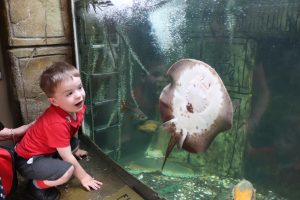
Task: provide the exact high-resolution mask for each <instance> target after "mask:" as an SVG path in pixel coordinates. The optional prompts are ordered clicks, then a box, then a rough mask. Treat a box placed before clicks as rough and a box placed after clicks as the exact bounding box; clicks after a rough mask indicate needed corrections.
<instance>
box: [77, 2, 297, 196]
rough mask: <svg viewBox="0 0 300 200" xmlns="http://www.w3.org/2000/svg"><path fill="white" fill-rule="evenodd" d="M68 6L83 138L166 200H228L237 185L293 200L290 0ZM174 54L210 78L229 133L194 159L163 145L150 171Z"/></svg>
mask: <svg viewBox="0 0 300 200" xmlns="http://www.w3.org/2000/svg"><path fill="white" fill-rule="evenodd" d="M73 3H74V8H75V9H74V10H75V11H74V20H75V27H74V30H75V33H76V35H75V38H76V40H75V42H76V45H75V46H77V47H78V48H77V49H76V50H77V52H78V54H77V55H76V56H77V59H78V61H79V62H78V65H79V67H80V71H81V75H82V80H83V84H84V88H85V90H86V93H87V98H86V105H87V111H86V115H85V120H84V125H83V132H84V134H86V135H87V136H88V137H89V138H90V139H91V140H93V141H94V142H95V144H97V145H98V146H99V148H100V149H101V150H102V151H103V152H105V153H106V154H107V155H108V156H109V157H110V158H111V159H113V160H115V161H116V162H117V163H118V164H120V165H121V166H122V167H123V168H124V169H126V170H127V171H128V172H129V173H131V174H133V175H134V176H135V177H136V178H137V179H139V180H140V181H141V182H143V183H144V184H146V185H147V186H149V187H150V188H152V189H153V190H154V191H155V192H157V193H158V194H159V196H160V197H162V198H165V199H169V200H174V199H180V200H181V199H189V200H191V199H210V200H211V199H220V200H224V199H232V197H233V195H244V194H242V193H241V191H239V189H240V188H239V187H237V189H235V190H234V189H233V188H234V186H235V185H236V184H237V183H239V182H240V181H242V180H243V179H246V180H248V181H249V182H251V183H252V186H253V188H255V191H256V199H263V200H265V199H291V200H295V199H300V190H299V188H300V181H299V179H300V156H299V152H300V145H299V142H300V103H299V102H300V81H299V80H300V44H299V40H300V37H299V35H300V2H299V1H297V0H251V1H250V0H248V1H247V0H76V1H73ZM183 58H191V59H196V60H201V61H203V62H205V63H207V64H208V65H210V66H211V67H213V68H214V69H215V71H216V72H217V73H218V74H219V76H220V78H221V79H222V80H223V82H224V84H225V86H226V89H227V90H228V92H229V95H230V97H231V100H232V104H233V110H234V117H233V126H232V128H231V129H230V130H228V131H225V132H222V133H219V134H218V135H217V136H216V138H215V139H214V140H213V141H212V143H211V144H210V146H209V148H208V150H207V151H205V152H202V153H189V152H187V151H185V150H182V149H179V148H176V147H175V148H174V150H173V151H172V153H171V154H170V156H169V158H168V159H167V162H166V165H165V167H164V169H163V170H162V169H161V167H162V163H163V160H164V156H165V152H166V148H167V146H168V142H169V139H170V133H169V132H167V131H166V130H165V129H163V127H164V126H163V123H164V122H163V121H162V118H161V115H160V109H159V97H160V94H161V91H162V90H163V88H164V87H165V86H167V85H168V84H169V83H170V82H171V79H170V77H168V76H167V75H166V74H167V71H168V69H169V68H170V67H171V66H172V64H174V63H175V62H177V61H178V60H180V59H183ZM238 186H239V185H238ZM246 189H247V192H249V194H251V193H253V192H254V189H253V190H252V188H251V187H250V186H249V187H248V188H246ZM238 192H240V194H239V193H238Z"/></svg>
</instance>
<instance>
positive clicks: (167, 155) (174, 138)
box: [161, 135, 180, 171]
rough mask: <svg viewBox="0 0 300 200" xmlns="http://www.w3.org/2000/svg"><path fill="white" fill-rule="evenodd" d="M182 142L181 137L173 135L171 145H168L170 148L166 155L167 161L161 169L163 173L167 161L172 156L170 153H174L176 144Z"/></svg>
mask: <svg viewBox="0 0 300 200" xmlns="http://www.w3.org/2000/svg"><path fill="white" fill-rule="evenodd" d="M179 140H180V137H178V136H176V135H172V136H171V138H170V141H169V144H168V148H167V150H166V154H165V159H164V162H163V165H162V167H161V171H162V170H163V169H164V166H165V164H166V161H167V159H168V157H169V155H170V153H171V152H172V150H173V148H174V146H175V144H177V143H178V142H179Z"/></svg>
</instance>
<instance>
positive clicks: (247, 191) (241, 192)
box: [232, 179, 255, 200]
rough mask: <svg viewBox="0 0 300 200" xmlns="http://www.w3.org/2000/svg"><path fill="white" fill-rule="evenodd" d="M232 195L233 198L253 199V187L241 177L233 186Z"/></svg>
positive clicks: (241, 199) (239, 199) (238, 199)
mask: <svg viewBox="0 0 300 200" xmlns="http://www.w3.org/2000/svg"><path fill="white" fill-rule="evenodd" d="M232 196H233V199H234V200H255V189H254V187H253V185H252V184H251V183H250V182H249V181H247V180H245V179H243V180H241V181H240V182H239V183H238V184H236V185H235V186H234V188H233V190H232Z"/></svg>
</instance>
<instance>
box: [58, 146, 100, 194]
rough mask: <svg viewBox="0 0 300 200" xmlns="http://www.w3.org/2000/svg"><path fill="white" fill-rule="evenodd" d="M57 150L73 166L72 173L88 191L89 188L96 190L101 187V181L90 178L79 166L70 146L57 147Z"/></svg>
mask: <svg viewBox="0 0 300 200" xmlns="http://www.w3.org/2000/svg"><path fill="white" fill-rule="evenodd" d="M57 151H58V153H59V155H60V157H61V158H62V159H63V160H64V161H66V162H69V163H71V164H72V165H73V166H74V175H75V177H76V178H78V179H79V181H80V182H81V184H82V186H83V187H84V188H86V189H87V190H88V191H90V190H91V189H94V190H97V189H99V188H100V187H101V185H102V183H101V182H100V181H97V180H95V179H94V178H92V177H91V176H90V175H89V174H88V173H86V171H85V170H84V169H83V168H82V167H81V165H80V164H79V162H78V161H77V160H76V158H75V157H74V156H73V154H72V151H71V147H70V146H68V147H64V148H57Z"/></svg>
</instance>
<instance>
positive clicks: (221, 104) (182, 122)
mask: <svg viewBox="0 0 300 200" xmlns="http://www.w3.org/2000/svg"><path fill="white" fill-rule="evenodd" d="M167 76H169V77H170V79H171V83H169V84H168V85H167V86H165V87H164V88H163V90H162V92H161V94H160V97H159V109H160V116H161V119H162V121H163V124H162V128H163V129H164V130H165V131H166V132H167V133H169V134H170V135H171V138H170V141H169V144H168V147H167V150H166V153H165V158H164V162H163V165H162V170H163V168H164V165H165V163H166V160H167V158H168V156H169V155H170V153H171V151H172V150H173V148H174V146H175V145H176V144H177V147H178V148H180V149H184V150H186V151H188V152H190V153H200V152H205V151H206V150H207V149H208V147H209V146H210V144H211V143H212V141H213V140H214V138H215V137H216V136H217V134H219V133H220V132H223V131H226V130H229V129H230V128H231V127H232V123H233V105H232V101H231V99H230V96H229V94H228V92H227V90H226V88H225V86H224V84H223V81H222V80H221V78H220V77H219V75H218V74H217V72H216V71H215V70H214V69H213V68H212V67H211V66H209V65H208V64H206V63H204V62H202V61H199V60H195V59H181V60H179V61H177V62H176V63H174V64H173V65H172V66H171V67H170V68H169V69H168V71H167Z"/></svg>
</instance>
